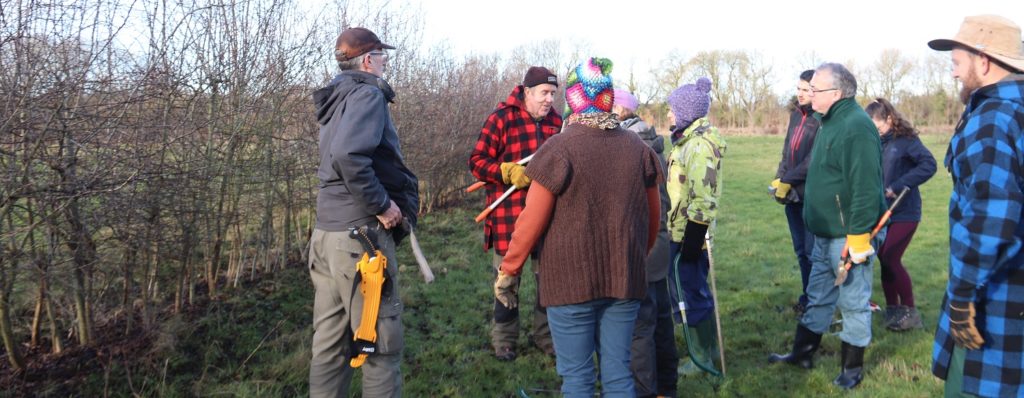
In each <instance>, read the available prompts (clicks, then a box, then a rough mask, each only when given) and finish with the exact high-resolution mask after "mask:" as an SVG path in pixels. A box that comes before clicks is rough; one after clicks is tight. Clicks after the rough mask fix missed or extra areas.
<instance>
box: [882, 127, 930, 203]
mask: <svg viewBox="0 0 1024 398" xmlns="http://www.w3.org/2000/svg"><path fill="white" fill-rule="evenodd" d="M881 138H882V183H883V186H885V188H886V189H891V190H892V192H893V193H895V194H897V195H898V194H899V193H900V191H902V190H903V188H904V187H909V188H910V192H907V196H906V197H904V198H903V201H902V202H900V205H899V206H898V207H896V209H895V210H893V212H892V216H891V217H890V220H892V221H913V222H920V221H921V191H920V190H919V189H918V188H917V187H918V186H920V185H921V184H924V183H925V181H928V179H929V178H932V176H933V175H935V167H936V166H935V157H934V156H932V153H931V152H929V151H928V148H925V147H924V144H923V143H921V139H920V138H918V137H917V136H916V135H914V136H905V137H894V136H893V134H892V133H889V134H884V135H882V137H881ZM893 200H895V198H886V206H891V205H892V201H893Z"/></svg>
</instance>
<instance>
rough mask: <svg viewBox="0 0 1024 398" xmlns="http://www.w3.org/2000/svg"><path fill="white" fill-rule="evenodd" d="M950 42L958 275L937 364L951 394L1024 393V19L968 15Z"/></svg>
mask: <svg viewBox="0 0 1024 398" xmlns="http://www.w3.org/2000/svg"><path fill="white" fill-rule="evenodd" d="M928 46H929V47H931V48H932V49H934V50H938V51H951V56H952V60H953V77H954V78H956V79H957V80H959V81H960V83H961V85H962V89H961V91H960V99H961V100H962V101H963V103H964V105H966V106H967V107H966V109H965V110H964V113H963V114H962V115H961V116H960V122H959V123H957V127H956V131H955V132H954V133H953V136H952V138H950V141H949V149H948V150H947V151H946V160H945V164H946V168H947V169H948V170H949V173H950V175H951V176H952V177H953V192H952V194H951V195H950V203H949V227H950V228H949V229H950V239H949V250H950V256H949V283H948V285H947V286H946V294H945V298H944V300H943V304H942V312H941V314H940V317H939V325H938V328H937V329H936V331H935V344H934V349H933V355H932V359H933V361H934V362H933V366H932V373H933V374H935V375H936V376H938V377H939V378H941V379H945V380H946V396H947V397H949V396H960V395H966V394H969V395H977V396H985V397H989V396H992V397H996V396H999V397H1019V396H1024V387H1022V381H1024V370H1022V368H1024V360H1022V359H1021V358H1022V357H1021V356H1022V355H1024V250H1022V249H1024V222H1022V221H1024V220H1022V218H1024V217H1022V214H1021V213H1022V212H1024V206H1022V205H1024V175H1022V174H1024V155H1022V154H1021V152H1020V151H1021V148H1024V131H1022V127H1021V126H1022V124H1024V76H1022V75H1021V71H1022V70H1024V54H1022V49H1021V46H1022V44H1021V33H1020V27H1019V26H1017V25H1016V24H1014V23H1013V22H1012V21H1010V20H1008V19H1006V18H1003V17H999V16H995V15H978V16H970V17H967V18H964V21H963V23H962V24H961V25H960V31H959V32H957V34H956V36H954V37H953V38H952V39H938V40H932V41H930V42H928Z"/></svg>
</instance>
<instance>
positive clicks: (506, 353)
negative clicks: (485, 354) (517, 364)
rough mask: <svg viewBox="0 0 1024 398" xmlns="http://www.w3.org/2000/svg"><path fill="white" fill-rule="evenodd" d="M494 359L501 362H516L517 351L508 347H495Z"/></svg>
mask: <svg viewBox="0 0 1024 398" xmlns="http://www.w3.org/2000/svg"><path fill="white" fill-rule="evenodd" d="M494 357H495V358H497V359H498V360H499V361H504V362H508V361H514V360H516V350H515V349H514V348H512V347H511V346H507V345H503V346H498V347H494Z"/></svg>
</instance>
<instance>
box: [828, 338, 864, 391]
mask: <svg viewBox="0 0 1024 398" xmlns="http://www.w3.org/2000/svg"><path fill="white" fill-rule="evenodd" d="M842 353H843V371H842V372H841V373H839V376H837V377H836V379H835V380H832V384H835V385H837V386H839V387H841V388H842V389H844V390H849V389H851V388H854V387H857V385H858V384H860V381H861V380H864V373H863V372H864V347H857V346H855V345H850V344H849V343H847V342H845V341H844V342H843V351H842Z"/></svg>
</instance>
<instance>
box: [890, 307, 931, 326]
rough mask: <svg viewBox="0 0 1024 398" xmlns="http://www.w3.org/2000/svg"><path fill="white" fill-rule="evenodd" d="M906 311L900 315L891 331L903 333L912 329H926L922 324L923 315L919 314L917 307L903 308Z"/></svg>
mask: <svg viewBox="0 0 1024 398" xmlns="http://www.w3.org/2000/svg"><path fill="white" fill-rule="evenodd" d="M903 308H904V311H903V312H902V313H901V314H900V316H899V318H896V320H894V321H893V322H892V323H891V324H890V325H889V326H888V328H889V330H892V331H896V332H902V331H906V330H910V329H920V328H922V327H924V325H923V324H922V323H921V314H920V313H918V312H917V308H915V307H903Z"/></svg>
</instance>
